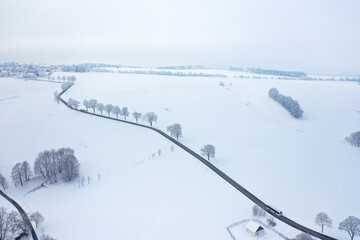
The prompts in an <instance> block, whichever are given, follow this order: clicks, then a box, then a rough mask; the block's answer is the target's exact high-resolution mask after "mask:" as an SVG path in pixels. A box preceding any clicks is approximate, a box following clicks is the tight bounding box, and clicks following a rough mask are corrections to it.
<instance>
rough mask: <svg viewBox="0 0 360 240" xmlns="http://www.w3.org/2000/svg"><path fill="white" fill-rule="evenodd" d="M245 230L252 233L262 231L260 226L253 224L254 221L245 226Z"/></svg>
mask: <svg viewBox="0 0 360 240" xmlns="http://www.w3.org/2000/svg"><path fill="white" fill-rule="evenodd" d="M246 228H247V229H248V230H250V231H251V232H253V233H257V232H260V231H261V230H263V229H264V228H263V227H262V226H261V225H260V224H258V223H256V222H254V221H250V222H248V224H246Z"/></svg>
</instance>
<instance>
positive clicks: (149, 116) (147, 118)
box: [143, 112, 158, 126]
mask: <svg viewBox="0 0 360 240" xmlns="http://www.w3.org/2000/svg"><path fill="white" fill-rule="evenodd" d="M157 119H158V116H157V115H156V113H154V112H148V113H146V114H145V115H144V117H143V121H147V122H149V123H150V126H152V125H153V122H156V121H157Z"/></svg>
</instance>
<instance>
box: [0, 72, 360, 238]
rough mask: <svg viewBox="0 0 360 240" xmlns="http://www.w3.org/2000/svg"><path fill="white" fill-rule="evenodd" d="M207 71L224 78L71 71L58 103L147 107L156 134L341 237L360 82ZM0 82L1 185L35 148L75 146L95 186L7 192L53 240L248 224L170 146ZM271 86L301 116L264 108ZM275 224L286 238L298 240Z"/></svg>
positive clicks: (349, 209)
mask: <svg viewBox="0 0 360 240" xmlns="http://www.w3.org/2000/svg"><path fill="white" fill-rule="evenodd" d="M201 71H203V72H206V71H207V70H203V69H202V70H201ZM211 71H212V72H211V73H213V72H216V73H222V74H227V75H228V76H229V77H228V78H201V77H198V78H197V77H176V76H157V75H137V74H119V73H82V74H73V73H70V75H76V77H77V81H76V84H75V86H74V87H72V88H71V89H70V90H69V91H68V92H67V93H66V94H65V95H64V98H65V99H66V100H67V99H68V98H70V97H71V98H74V99H76V100H79V101H80V102H82V100H83V99H90V98H95V99H97V100H98V101H100V102H102V103H104V104H107V103H111V104H113V105H119V106H120V107H124V106H126V107H128V108H129V111H130V113H132V112H133V111H139V112H142V113H143V114H144V113H146V112H150V111H153V112H155V113H157V114H158V116H159V119H158V122H157V123H155V124H154V126H155V127H158V128H159V129H162V130H164V131H165V130H166V127H167V126H168V125H170V124H173V123H180V124H181V125H182V128H183V136H184V138H183V139H181V142H182V143H184V144H185V145H187V146H189V147H190V148H191V149H193V150H194V151H197V152H200V148H201V147H202V146H203V145H205V144H213V145H214V146H215V147H216V157H215V159H213V160H211V161H212V162H213V163H214V164H215V165H216V166H217V167H219V168H220V169H221V170H223V171H225V172H226V173H227V174H229V175H230V176H231V177H232V178H234V179H235V180H236V181H237V182H239V183H240V184H241V185H243V186H244V187H246V188H248V189H249V190H251V191H252V192H253V193H255V195H257V196H258V197H259V198H260V199H262V200H264V201H265V202H266V203H269V204H272V205H274V206H276V208H278V209H280V210H282V211H283V213H284V215H285V216H287V217H290V218H292V219H293V220H295V221H298V222H299V223H301V224H304V225H306V226H308V227H310V228H312V229H316V230H319V229H320V228H319V227H318V226H315V225H314V218H315V216H316V214H317V213H318V212H320V211H324V212H326V213H328V215H329V216H330V218H332V219H333V222H334V228H333V229H328V228H326V229H325V233H326V234H331V235H332V236H334V237H338V238H344V237H346V235H345V234H344V233H341V232H339V231H338V230H337V224H338V223H339V222H340V221H342V220H343V219H345V218H346V217H348V216H350V215H354V216H357V217H359V215H360V206H359V205H358V204H357V203H358V202H359V200H360V193H359V192H358V191H353V186H354V185H355V183H356V182H359V180H360V176H359V175H358V174H357V172H358V169H359V167H360V163H359V161H358V160H359V156H360V150H359V149H358V148H355V147H353V146H350V145H349V144H348V143H346V142H345V141H344V140H343V139H344V137H345V136H348V135H349V134H350V133H351V132H354V131H358V130H359V127H360V126H359V122H360V114H359V113H357V111H358V110H359V109H360V106H359V104H360V86H359V85H357V84H356V83H349V82H326V81H321V82H320V81H319V82H317V81H298V80H292V81H285V80H277V79H251V78H249V79H240V78H236V79H235V78H233V77H232V75H233V74H234V72H227V71H220V70H216V71H214V70H211ZM56 74H58V75H69V74H68V73H61V72H60V73H56ZM219 81H223V82H224V83H225V85H226V86H224V87H220V86H219V85H218V83H219ZM230 83H232V86H230ZM0 86H1V87H0V99H6V100H3V101H0V124H1V126H2V129H4V130H3V136H5V137H2V138H1V139H0V144H1V146H4V147H2V148H1V149H0V158H1V159H2V160H1V162H0V169H1V172H2V173H3V174H4V175H5V176H7V177H8V178H9V176H10V172H11V167H12V166H13V165H14V164H15V163H16V162H19V161H24V160H27V161H29V162H30V163H33V161H34V160H35V158H36V155H37V153H38V152H40V151H43V150H45V149H51V148H59V147H72V148H74V149H75V154H76V156H77V157H78V159H79V161H80V163H81V175H82V176H83V177H85V178H87V176H90V177H91V179H92V182H91V184H87V183H86V186H85V187H82V188H78V187H77V182H76V181H75V182H73V183H71V184H59V185H53V186H50V187H49V188H47V189H41V190H38V191H36V192H35V193H32V194H29V195H27V196H26V197H24V193H25V192H27V191H28V190H30V189H31V188H32V187H34V186H33V185H31V184H28V186H25V187H24V188H22V189H21V188H11V189H9V191H10V192H11V195H12V196H14V197H15V198H16V199H18V200H20V203H21V204H22V205H25V208H27V209H28V210H29V211H37V210H38V211H40V212H41V213H42V214H43V215H44V216H45V218H46V221H45V225H44V228H45V230H46V232H48V233H49V234H51V235H52V236H53V237H55V238H57V239H99V238H102V239H106V238H111V237H112V236H114V235H116V238H118V239H169V237H171V238H172V239H173V238H175V239H230V236H229V234H228V233H227V231H226V227H227V226H229V225H230V224H232V223H233V222H236V221H239V220H241V219H245V218H249V217H250V216H251V207H252V205H253V204H252V203H251V202H250V201H249V200H247V199H245V198H244V197H243V196H242V195H241V194H240V193H238V192H236V191H235V190H234V189H233V188H232V187H231V186H229V185H228V184H227V183H225V182H224V181H223V180H221V179H219V178H218V177H217V176H215V175H214V174H213V173H211V172H209V171H208V170H207V169H206V168H205V167H204V166H203V165H202V164H201V163H199V162H197V161H196V160H195V159H193V158H192V157H191V156H189V155H187V154H186V153H184V152H183V151H181V150H180V149H178V148H175V151H174V152H172V151H170V147H171V143H170V142H169V141H167V140H165V139H163V138H161V137H160V136H159V135H157V134H156V133H153V132H151V131H148V130H146V129H139V128H137V127H134V126H131V125H124V124H120V123H118V122H115V121H109V120H105V119H100V118H96V117H91V116H86V115H85V114H81V113H77V112H74V111H71V110H69V109H67V108H65V107H64V106H63V105H61V104H60V105H58V104H57V103H55V102H54V101H53V92H54V91H55V90H59V88H60V86H59V84H55V83H47V82H37V81H23V80H19V79H10V78H1V79H0ZM271 87H276V88H278V89H279V91H280V92H281V93H282V94H284V95H290V96H291V97H292V98H294V99H295V100H298V101H299V103H300V106H301V107H302V109H303V110H304V117H303V119H301V120H297V119H294V118H292V117H291V115H290V114H289V113H288V112H286V111H285V110H284V109H283V108H282V107H281V106H280V105H279V104H277V103H276V102H275V101H273V100H271V99H270V98H269V97H268V96H267V91H268V90H269V89H270V88H271ZM15 96H16V97H15ZM130 120H131V121H133V119H132V118H130ZM158 149H161V150H162V156H157V150H158ZM153 153H155V154H156V157H155V158H152V154H153ZM98 174H101V180H100V181H98V180H97V175H98ZM74 186H76V188H75V187H74ZM54 206H56V207H54ZM64 213H68V214H64ZM70 213H71V214H70ZM89 213H90V214H89ZM84 216H86V217H84ZM278 227H279V228H280V229H281V231H282V232H283V233H286V234H288V236H289V237H293V236H295V235H296V234H297V232H296V231H292V230H291V229H289V228H288V227H286V226H281V224H279V223H278ZM63 229H67V231H64V230H63ZM242 239H244V238H242ZM245 239H246V238H245ZM249 239H251V237H250V238H249ZM270 239H271V238H270ZM274 239H277V238H274Z"/></svg>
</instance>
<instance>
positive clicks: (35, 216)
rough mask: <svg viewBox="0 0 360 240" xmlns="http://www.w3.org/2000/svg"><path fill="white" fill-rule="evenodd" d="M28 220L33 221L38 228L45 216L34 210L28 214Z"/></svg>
mask: <svg viewBox="0 0 360 240" xmlns="http://www.w3.org/2000/svg"><path fill="white" fill-rule="evenodd" d="M30 221H33V222H34V223H35V226H36V228H38V227H39V226H40V225H41V224H42V223H43V222H44V221H45V218H44V217H43V215H41V213H39V212H34V213H32V214H30Z"/></svg>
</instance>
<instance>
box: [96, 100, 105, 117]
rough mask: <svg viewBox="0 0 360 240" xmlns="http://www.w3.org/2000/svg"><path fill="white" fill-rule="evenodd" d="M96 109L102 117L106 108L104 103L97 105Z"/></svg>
mask: <svg viewBox="0 0 360 240" xmlns="http://www.w3.org/2000/svg"><path fill="white" fill-rule="evenodd" d="M96 109H97V110H98V111H99V112H100V113H101V115H102V113H103V111H104V110H105V106H104V104H102V103H97V104H96Z"/></svg>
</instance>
